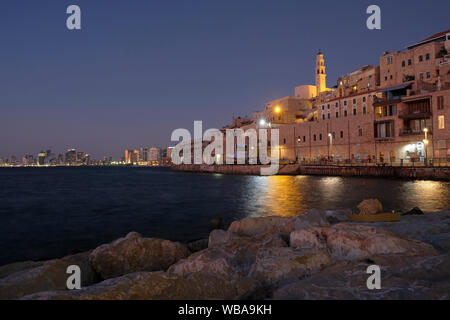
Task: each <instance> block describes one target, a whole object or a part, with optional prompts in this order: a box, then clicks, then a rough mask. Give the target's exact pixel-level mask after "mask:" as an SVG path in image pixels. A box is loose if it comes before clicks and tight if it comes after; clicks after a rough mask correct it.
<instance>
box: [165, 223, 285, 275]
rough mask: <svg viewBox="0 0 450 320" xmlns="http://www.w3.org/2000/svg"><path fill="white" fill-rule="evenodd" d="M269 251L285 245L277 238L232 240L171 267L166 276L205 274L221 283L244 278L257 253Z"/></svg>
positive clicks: (193, 255) (240, 238)
mask: <svg viewBox="0 0 450 320" xmlns="http://www.w3.org/2000/svg"><path fill="white" fill-rule="evenodd" d="M213 232H215V231H213ZM272 247H275V248H281V247H287V243H286V242H285V241H284V240H283V239H282V237H281V236H280V235H279V234H267V235H261V236H257V237H238V238H233V239H231V240H229V241H228V242H225V243H223V244H216V245H215V246H210V247H209V248H208V249H206V250H202V251H200V252H197V253H194V254H192V255H191V256H189V257H188V258H186V259H183V260H181V261H179V262H178V263H176V264H174V265H172V266H171V267H170V268H169V270H168V272H169V273H172V274H176V275H180V276H186V275H190V274H193V273H197V272H209V273H214V274H217V275H219V276H221V277H223V278H224V279H238V278H242V277H246V276H247V275H248V273H249V271H250V268H251V266H252V264H253V263H254V261H255V258H256V254H257V252H258V250H259V249H261V248H272Z"/></svg>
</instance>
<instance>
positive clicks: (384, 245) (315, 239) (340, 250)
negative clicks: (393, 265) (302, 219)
mask: <svg viewBox="0 0 450 320" xmlns="http://www.w3.org/2000/svg"><path fill="white" fill-rule="evenodd" d="M290 245H291V247H296V248H304V249H309V250H311V249H312V250H314V249H316V250H321V249H324V248H327V249H328V250H329V251H330V252H331V254H332V256H333V257H334V258H337V259H350V260H352V259H363V258H367V257H370V256H371V255H376V254H404V255H410V256H414V255H417V256H428V255H433V254H436V250H435V249H434V248H433V247H432V246H431V245H429V244H426V243H423V242H420V241H418V240H415V239H411V238H408V237H406V236H402V235H399V234H395V233H393V232H390V231H386V230H382V229H376V228H373V227H369V226H364V225H357V224H352V223H340V224H336V225H334V226H332V227H330V228H310V229H302V230H296V231H293V232H292V233H291V235H290Z"/></svg>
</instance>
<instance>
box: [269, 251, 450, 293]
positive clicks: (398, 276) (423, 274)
mask: <svg viewBox="0 0 450 320" xmlns="http://www.w3.org/2000/svg"><path fill="white" fill-rule="evenodd" d="M410 259H411V258H407V259H406V261H405V260H404V259H396V258H395V255H389V256H384V257H383V258H381V257H375V258H374V260H375V263H377V264H379V265H380V267H381V274H382V278H381V290H369V289H368V288H367V284H366V282H367V277H368V274H367V273H366V270H367V267H368V266H369V265H370V263H367V262H365V261H339V262H335V263H334V264H333V265H331V266H330V267H327V268H325V269H324V270H323V271H322V272H320V273H319V274H315V275H313V276H312V277H309V278H306V279H302V280H299V281H297V282H294V283H291V284H288V285H285V286H281V287H280V288H279V289H277V290H276V291H275V292H274V295H273V298H274V299H282V300H292V299H295V300H298V299H301V300H304V299H311V300H317V299H320V300H326V299H364V300H369V299H370V300H380V299H389V300H393V299H394V300H397V299H407V300H411V299H432V300H436V299H449V298H450V256H449V255H441V256H431V257H415V258H413V260H410ZM402 260H403V262H402ZM380 262H382V263H380Z"/></svg>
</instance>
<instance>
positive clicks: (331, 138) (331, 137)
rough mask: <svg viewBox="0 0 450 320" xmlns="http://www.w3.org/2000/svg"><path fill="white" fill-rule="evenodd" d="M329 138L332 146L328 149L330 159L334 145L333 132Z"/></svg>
mask: <svg viewBox="0 0 450 320" xmlns="http://www.w3.org/2000/svg"><path fill="white" fill-rule="evenodd" d="M328 138H330V147H329V149H328V159H330V155H331V149H332V147H333V135H332V134H331V133H329V134H328Z"/></svg>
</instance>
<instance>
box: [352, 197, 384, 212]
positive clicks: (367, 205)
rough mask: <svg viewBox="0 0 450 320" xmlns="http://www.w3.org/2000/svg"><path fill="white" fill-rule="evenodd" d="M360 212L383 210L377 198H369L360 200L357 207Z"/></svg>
mask: <svg viewBox="0 0 450 320" xmlns="http://www.w3.org/2000/svg"><path fill="white" fill-rule="evenodd" d="M357 208H358V209H359V213H360V214H376V213H382V212H383V205H382V204H381V202H380V201H379V200H378V199H369V200H364V201H363V202H361V203H360V204H359V205H358V207H357Z"/></svg>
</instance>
